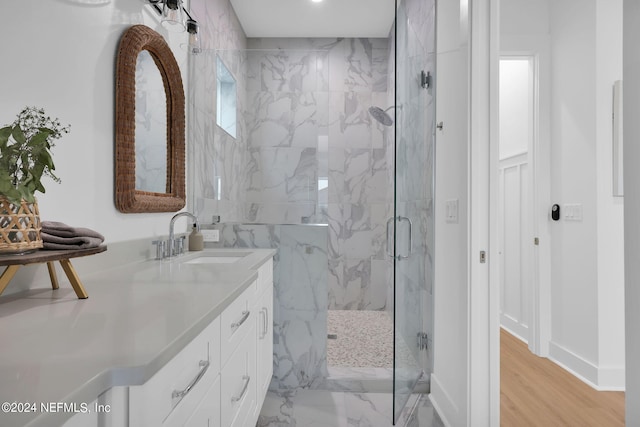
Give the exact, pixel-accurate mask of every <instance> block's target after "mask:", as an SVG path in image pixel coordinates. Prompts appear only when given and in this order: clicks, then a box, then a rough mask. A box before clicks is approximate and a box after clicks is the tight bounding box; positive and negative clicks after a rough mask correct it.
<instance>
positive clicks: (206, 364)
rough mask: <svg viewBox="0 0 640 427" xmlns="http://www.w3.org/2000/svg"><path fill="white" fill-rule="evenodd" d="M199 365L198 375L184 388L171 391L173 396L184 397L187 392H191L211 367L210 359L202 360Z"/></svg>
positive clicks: (176, 397) (175, 397) (174, 397)
mask: <svg viewBox="0 0 640 427" xmlns="http://www.w3.org/2000/svg"><path fill="white" fill-rule="evenodd" d="M199 366H200V371H199V372H198V375H196V377H195V378H194V379H192V380H191V382H190V383H189V385H188V386H187V387H186V388H185V389H184V390H173V393H171V398H173V399H182V398H183V397H185V396H186V395H187V394H189V392H190V391H191V389H192V388H193V387H194V386H195V385H196V384H198V381H200V380H201V379H202V377H203V376H204V374H205V373H206V372H207V369H209V361H208V360H201V361H200V363H199Z"/></svg>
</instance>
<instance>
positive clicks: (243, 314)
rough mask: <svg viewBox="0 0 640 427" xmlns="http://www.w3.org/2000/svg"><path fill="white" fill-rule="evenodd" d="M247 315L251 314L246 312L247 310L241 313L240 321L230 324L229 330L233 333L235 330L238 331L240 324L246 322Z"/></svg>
mask: <svg viewBox="0 0 640 427" xmlns="http://www.w3.org/2000/svg"><path fill="white" fill-rule="evenodd" d="M249 314H251V312H250V311H248V310H247V311H243V312H242V317H241V318H240V320H238V321H237V322H233V323H232V324H231V329H232V330H234V331H235V330H236V329H238V328H239V327H240V326H242V324H243V323H244V322H246V320H247V319H248V318H249Z"/></svg>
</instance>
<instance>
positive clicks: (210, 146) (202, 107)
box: [187, 0, 248, 223]
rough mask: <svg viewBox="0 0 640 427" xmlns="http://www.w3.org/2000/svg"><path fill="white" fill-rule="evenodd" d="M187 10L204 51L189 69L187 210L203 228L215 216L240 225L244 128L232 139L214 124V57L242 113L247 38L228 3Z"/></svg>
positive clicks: (194, 2)
mask: <svg viewBox="0 0 640 427" xmlns="http://www.w3.org/2000/svg"><path fill="white" fill-rule="evenodd" d="M191 11H192V12H193V14H194V16H195V17H196V19H197V20H198V22H199V23H200V34H201V41H202V47H203V51H202V53H200V54H199V55H196V56H190V64H189V66H190V73H191V74H190V76H189V81H190V86H189V89H188V90H189V92H188V93H189V96H188V100H189V103H188V111H187V116H188V123H189V126H188V139H187V147H188V159H189V163H188V167H187V173H188V183H189V191H190V196H191V197H190V200H189V209H190V210H191V211H193V212H194V213H195V214H196V215H197V216H198V217H199V219H200V222H201V223H206V222H208V221H210V220H211V216H212V215H213V214H216V215H221V216H222V218H224V219H226V220H240V219H241V218H243V216H244V206H245V204H244V198H245V196H244V194H245V189H246V187H247V181H246V177H247V175H246V173H245V168H246V165H247V163H248V159H247V156H248V150H247V138H246V127H245V123H244V121H243V120H238V123H237V134H236V137H235V138H233V137H232V136H231V135H229V134H228V133H226V132H225V131H224V130H222V129H221V128H219V127H218V126H217V125H216V113H217V111H216V82H217V80H216V79H217V76H216V57H217V56H218V55H219V56H220V58H221V59H222V61H223V62H224V63H225V65H226V67H227V68H228V69H229V71H230V72H231V74H232V75H233V76H234V77H235V79H236V82H237V83H238V84H237V91H238V93H237V106H238V109H239V110H240V111H243V110H244V108H245V100H246V90H245V85H244V84H243V82H244V81H245V80H246V53H245V51H246V46H247V39H246V36H245V35H244V31H243V30H242V27H241V26H240V23H239V21H238V18H237V17H236V15H235V12H234V10H233V8H232V7H231V5H230V3H229V1H228V0H191Z"/></svg>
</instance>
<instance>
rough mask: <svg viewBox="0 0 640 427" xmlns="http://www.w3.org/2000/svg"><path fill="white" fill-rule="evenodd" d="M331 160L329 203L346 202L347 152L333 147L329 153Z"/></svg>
mask: <svg viewBox="0 0 640 427" xmlns="http://www.w3.org/2000/svg"><path fill="white" fill-rule="evenodd" d="M328 160H329V176H328V178H329V197H328V202H329V203H342V202H344V171H345V162H346V156H345V150H344V149H343V148H341V147H332V148H331V149H330V150H329V153H328Z"/></svg>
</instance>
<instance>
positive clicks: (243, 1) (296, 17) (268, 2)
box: [231, 0, 395, 38]
mask: <svg viewBox="0 0 640 427" xmlns="http://www.w3.org/2000/svg"><path fill="white" fill-rule="evenodd" d="M231 5H232V6H233V8H234V10H235V11H236V15H238V19H239V20H240V24H241V25H242V28H243V29H244V31H245V33H246V34H247V37H286V38H294V37H383V38H387V37H388V36H389V31H390V30H391V25H392V23H393V18H394V13H393V12H394V7H395V1H394V0H323V1H322V2H319V3H314V2H312V1H311V0H231Z"/></svg>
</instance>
